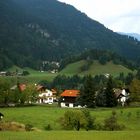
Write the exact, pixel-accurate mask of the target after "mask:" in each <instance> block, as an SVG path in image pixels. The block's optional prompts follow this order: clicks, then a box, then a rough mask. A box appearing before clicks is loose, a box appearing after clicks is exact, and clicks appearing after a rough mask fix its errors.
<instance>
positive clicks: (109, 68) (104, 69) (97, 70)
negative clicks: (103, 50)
mask: <svg viewBox="0 0 140 140" xmlns="http://www.w3.org/2000/svg"><path fill="white" fill-rule="evenodd" d="M85 64H86V61H85V60H81V61H78V62H75V63H71V64H69V65H67V66H66V68H64V69H63V70H62V71H61V72H60V74H71V75H73V74H80V75H85V74H91V75H100V74H106V73H108V74H111V75H113V76H118V75H119V74H120V73H121V72H123V73H124V74H128V73H129V72H132V71H131V70H130V69H128V68H126V67H124V66H122V65H116V64H113V63H112V62H108V63H107V64H105V65H101V64H100V63H99V62H98V61H94V62H93V64H92V65H91V66H90V67H89V69H88V70H87V71H84V72H81V70H80V68H81V67H82V66H83V65H85Z"/></svg>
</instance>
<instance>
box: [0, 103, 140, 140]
mask: <svg viewBox="0 0 140 140" xmlns="http://www.w3.org/2000/svg"><path fill="white" fill-rule="evenodd" d="M69 109H70V108H60V107H57V105H55V106H54V105H53V106H52V105H40V106H39V105H36V106H31V107H11V108H0V112H2V113H3V114H4V115H5V117H4V121H15V122H20V123H23V124H31V125H33V126H34V127H36V128H38V129H39V130H40V131H39V132H35V131H33V132H6V131H3V132H0V140H66V139H67V140H93V139H94V140H139V138H140V108H138V107H135V108H95V109H89V111H90V113H91V115H92V116H93V117H95V118H96V119H95V123H103V122H104V119H105V118H107V117H109V116H110V115H111V112H112V111H114V110H115V111H116V112H117V118H118V123H120V124H124V125H125V129H124V130H123V131H85V130H80V131H79V132H78V131H75V130H73V131H65V130H63V129H62V128H61V126H60V121H61V120H60V118H61V117H62V116H63V115H64V113H65V111H67V110H69ZM48 124H49V125H50V126H51V129H52V130H50V131H49V130H45V127H46V126H47V125H48Z"/></svg>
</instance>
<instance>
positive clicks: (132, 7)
mask: <svg viewBox="0 0 140 140" xmlns="http://www.w3.org/2000/svg"><path fill="white" fill-rule="evenodd" d="M58 1H61V2H65V3H67V4H71V5H73V6H74V7H75V8H77V9H78V10H80V11H81V12H84V13H85V14H86V15H87V16H89V17H90V18H92V19H94V20H97V21H98V22H100V23H102V24H104V26H106V27H107V28H109V29H111V30H113V31H115V32H125V33H139V34H140V0H58Z"/></svg>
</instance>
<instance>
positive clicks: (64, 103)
mask: <svg viewBox="0 0 140 140" xmlns="http://www.w3.org/2000/svg"><path fill="white" fill-rule="evenodd" d="M79 93H80V91H79V90H65V91H64V92H62V93H61V95H60V96H61V102H60V106H61V107H75V103H76V98H77V97H78V96H79Z"/></svg>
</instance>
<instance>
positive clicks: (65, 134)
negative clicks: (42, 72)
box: [0, 131, 140, 140]
mask: <svg viewBox="0 0 140 140" xmlns="http://www.w3.org/2000/svg"><path fill="white" fill-rule="evenodd" d="M93 139H94V140H139V139H140V131H113V132H109V131H49V132H44V131H43V132H1V133H0V140H93Z"/></svg>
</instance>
